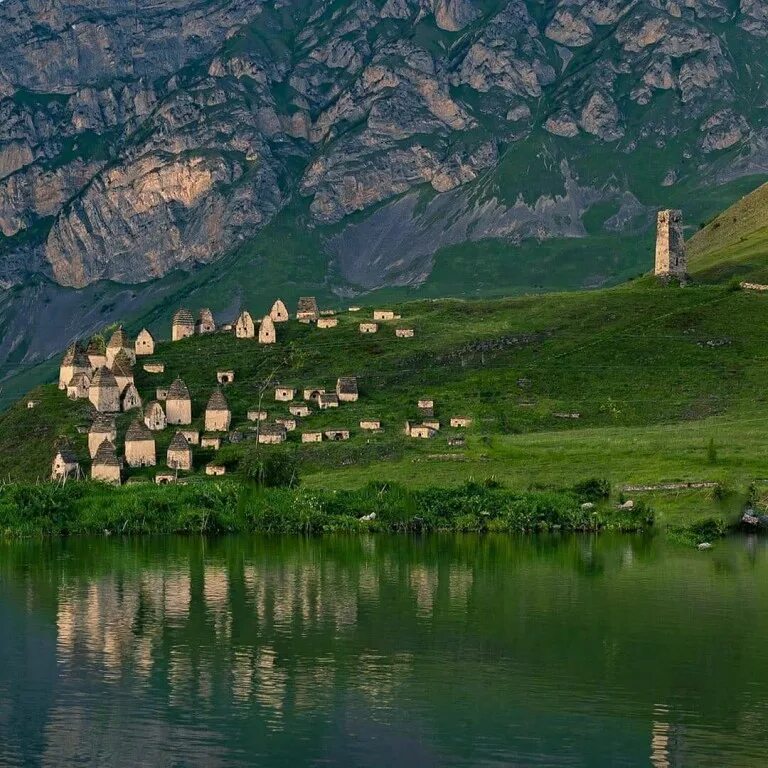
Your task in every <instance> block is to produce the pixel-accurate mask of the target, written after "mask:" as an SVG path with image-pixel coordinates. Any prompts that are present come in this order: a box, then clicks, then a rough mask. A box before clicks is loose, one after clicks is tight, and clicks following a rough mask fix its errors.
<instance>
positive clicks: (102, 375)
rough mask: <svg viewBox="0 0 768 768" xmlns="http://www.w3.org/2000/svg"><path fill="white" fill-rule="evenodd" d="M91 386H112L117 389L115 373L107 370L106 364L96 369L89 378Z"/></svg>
mask: <svg viewBox="0 0 768 768" xmlns="http://www.w3.org/2000/svg"><path fill="white" fill-rule="evenodd" d="M91 386H92V387H114V388H115V389H117V379H116V378H115V374H114V373H112V371H110V370H109V368H107V367H106V366H103V365H102V366H101V368H97V369H96V373H94V374H93V378H92V379H91Z"/></svg>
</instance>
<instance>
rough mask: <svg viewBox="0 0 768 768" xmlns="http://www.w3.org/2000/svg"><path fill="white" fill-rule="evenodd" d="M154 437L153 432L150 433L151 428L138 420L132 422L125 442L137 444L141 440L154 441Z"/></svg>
mask: <svg viewBox="0 0 768 768" xmlns="http://www.w3.org/2000/svg"><path fill="white" fill-rule="evenodd" d="M154 439H155V438H154V437H153V436H152V432H150V430H149V427H148V426H147V425H146V424H145V423H144V422H143V421H142V420H141V419H136V420H135V421H133V422H131V426H130V427H128V429H127V431H126V433H125V442H126V443H128V442H136V441H139V440H152V441H154Z"/></svg>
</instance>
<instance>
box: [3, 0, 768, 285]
mask: <svg viewBox="0 0 768 768" xmlns="http://www.w3.org/2000/svg"><path fill="white" fill-rule="evenodd" d="M766 52H768V2H763V1H762V0H630V1H629V2H627V1H626V0H621V1H620V0H547V1H542V0H349V1H348V2H339V1H333V2H332V1H330V0H278V2H252V1H250V0H248V1H246V0H197V1H196V2H191V3H190V2H183V1H182V0H153V2H151V3H150V2H144V1H143V0H131V1H130V2H128V0H116V1H115V2H109V3H104V2H100V0H75V2H71V1H69V0H68V1H67V2H63V0H31V1H30V0H26V1H25V2H22V0H6V2H4V3H2V4H0V232H1V233H2V236H1V237H0V279H2V283H3V284H4V285H6V286H10V285H15V284H20V283H24V281H26V280H27V279H28V278H29V275H30V274H33V273H42V274H45V275H49V276H50V277H52V278H53V280H55V281H56V282H58V283H59V284H61V285H63V286H72V287H77V288H80V287H83V286H86V285H89V284H91V283H94V282H96V281H99V280H114V281H118V282H125V283H141V282H144V281H148V280H152V279H154V278H157V277H161V276H163V275H165V274H167V273H168V272H170V271H171V270H173V269H174V268H177V267H189V266H192V265H194V264H199V263H208V262H212V261H215V260H216V259H218V258H220V257H221V256H222V255H223V254H225V253H228V252H230V251H232V250H234V249H236V248H237V247H238V245H239V244H242V243H245V242H247V241H248V239H249V238H250V237H252V236H253V234H254V233H255V232H257V231H258V230H259V229H260V228H262V227H264V226H266V225H268V224H269V222H270V221H271V220H272V218H273V217H274V216H275V214H276V213H278V212H279V211H281V210H284V209H285V208H286V206H288V205H292V206H294V207H296V209H297V210H299V211H300V212H301V214H300V216H298V217H297V223H296V226H297V227H304V228H310V229H313V230H316V231H319V232H320V233H321V235H322V239H323V241H324V242H325V243H326V244H327V255H328V259H329V262H331V263H332V264H333V268H334V270H333V274H334V275H336V276H337V278H338V279H339V280H340V281H341V282H343V283H346V284H350V285H352V286H353V287H354V286H357V287H358V288H360V289H370V288H373V287H378V286H381V285H387V284H410V283H414V282H416V283H418V282H419V281H422V280H424V279H426V276H428V275H429V271H430V268H431V258H432V256H433V254H434V252H435V250H436V249H437V248H439V247H440V246H444V245H450V244H455V243H461V242H464V241H479V240H482V239H484V238H504V239H506V240H508V241H510V242H511V243H517V242H520V241H521V240H523V239H525V238H531V237H535V238H538V239H547V238H552V237H573V236H580V235H584V234H586V229H585V227H584V224H583V222H582V219H583V216H584V215H585V213H586V212H587V211H589V209H590V208H591V207H592V206H594V205H598V204H605V205H607V206H609V207H610V208H611V215H610V216H606V217H605V220H604V221H603V222H602V224H601V227H602V229H603V230H604V231H606V232H627V231H632V228H635V229H637V228H640V229H642V228H643V227H645V226H646V225H647V224H648V222H649V221H650V218H651V214H652V209H653V207H654V205H655V204H657V202H658V203H662V202H663V201H664V200H665V199H666V198H667V197H670V196H671V195H673V193H674V189H675V188H680V189H681V190H684V189H686V185H688V188H690V187H691V185H695V184H700V183H702V182H707V183H714V182H717V181H722V180H724V179H727V178H730V177H733V176H738V175H743V174H747V173H754V172H762V171H764V170H766V163H765V156H766V149H765V148H766V139H767V138H768V136H767V135H766V128H765V125H764V118H765V109H766V103H767V99H768V94H766V93H765V92H764V91H765V86H764V72H763V69H764V65H763V63H762V62H763V61H765V60H766V57H765V53H766ZM636 158H638V159H636ZM649 159H650V160H653V161H654V162H655V163H656V167H655V168H654V167H648V165H649ZM651 165H652V163H651ZM681 194H682V193H681ZM404 208H405V209H408V211H407V215H403V214H404ZM436 217H439V219H436ZM436 221H439V222H440V223H439V226H438V225H437V224H436ZM384 222H386V229H385V230H384V231H385V232H388V233H389V236H388V237H386V238H383V239H382V242H380V244H379V246H378V251H376V247H375V246H374V250H373V252H365V251H363V250H362V249H361V244H362V243H364V242H371V241H372V239H376V237H378V236H381V233H382V226H383V223H384ZM393 243H397V244H398V246H397V249H396V252H394V250H393V247H392V244H393Z"/></svg>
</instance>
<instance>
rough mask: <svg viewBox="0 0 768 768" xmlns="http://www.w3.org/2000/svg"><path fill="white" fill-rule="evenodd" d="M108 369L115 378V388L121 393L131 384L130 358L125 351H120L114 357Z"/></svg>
mask: <svg viewBox="0 0 768 768" xmlns="http://www.w3.org/2000/svg"><path fill="white" fill-rule="evenodd" d="M109 368H110V370H111V371H112V373H113V375H114V377H115V381H117V387H118V389H119V390H120V392H121V393H122V392H123V390H124V389H125V388H126V387H127V386H128V385H129V384H133V366H132V363H131V358H130V357H129V356H128V354H127V353H126V352H125V350H123V349H121V350H120V351H119V352H118V353H117V355H115V357H114V359H113V360H112V365H110V366H109Z"/></svg>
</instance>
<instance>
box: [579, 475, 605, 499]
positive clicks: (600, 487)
mask: <svg viewBox="0 0 768 768" xmlns="http://www.w3.org/2000/svg"><path fill="white" fill-rule="evenodd" d="M573 492H574V493H575V494H576V495H577V496H578V497H579V499H580V500H581V501H591V502H595V501H601V500H603V499H607V498H608V497H609V496H610V495H611V484H610V482H609V481H608V480H605V479H600V478H597V477H592V478H590V479H589V480H583V481H582V482H580V483H576V485H574V486H573Z"/></svg>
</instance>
